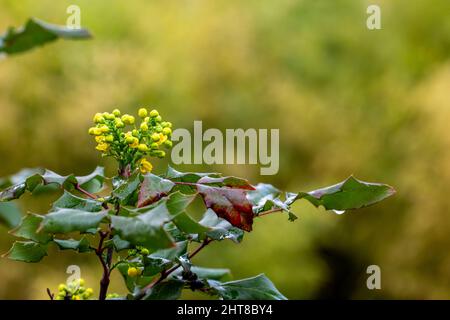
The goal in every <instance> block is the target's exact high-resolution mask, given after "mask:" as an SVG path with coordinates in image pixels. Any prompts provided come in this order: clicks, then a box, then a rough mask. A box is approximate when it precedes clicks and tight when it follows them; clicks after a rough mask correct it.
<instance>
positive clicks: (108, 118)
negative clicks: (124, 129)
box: [103, 112, 116, 120]
mask: <svg viewBox="0 0 450 320" xmlns="http://www.w3.org/2000/svg"><path fill="white" fill-rule="evenodd" d="M103 117H104V118H105V119H107V120H114V118H115V117H116V116H115V115H114V114H112V113H109V112H105V113H103Z"/></svg>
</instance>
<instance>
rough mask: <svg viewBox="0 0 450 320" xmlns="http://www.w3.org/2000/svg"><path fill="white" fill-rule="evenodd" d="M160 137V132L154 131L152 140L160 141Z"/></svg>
mask: <svg viewBox="0 0 450 320" xmlns="http://www.w3.org/2000/svg"><path fill="white" fill-rule="evenodd" d="M159 139H160V136H159V133H154V134H152V140H153V141H155V142H156V141H159Z"/></svg>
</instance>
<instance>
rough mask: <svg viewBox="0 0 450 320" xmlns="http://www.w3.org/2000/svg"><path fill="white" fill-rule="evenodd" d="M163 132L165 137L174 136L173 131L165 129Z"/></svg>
mask: <svg viewBox="0 0 450 320" xmlns="http://www.w3.org/2000/svg"><path fill="white" fill-rule="evenodd" d="M162 132H163V133H164V134H165V135H167V136H169V135H171V134H172V129H170V128H168V127H166V128H164V129H163V131H162Z"/></svg>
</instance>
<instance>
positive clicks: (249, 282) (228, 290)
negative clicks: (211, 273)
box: [208, 274, 287, 300]
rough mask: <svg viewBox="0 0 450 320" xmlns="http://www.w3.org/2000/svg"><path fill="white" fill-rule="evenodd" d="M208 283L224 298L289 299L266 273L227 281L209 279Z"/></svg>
mask: <svg viewBox="0 0 450 320" xmlns="http://www.w3.org/2000/svg"><path fill="white" fill-rule="evenodd" d="M208 284H209V285H210V286H211V288H212V289H213V291H215V293H216V294H217V295H219V296H220V297H221V298H223V299H224V300H287V299H286V297H285V296H283V295H282V294H281V293H280V292H279V291H278V290H277V288H275V286H274V284H273V283H272V282H271V281H270V280H269V279H268V278H267V277H266V276H265V275H264V274H260V275H257V276H256V277H252V278H247V279H242V280H236V281H230V282H225V283H221V282H219V281H215V280H208Z"/></svg>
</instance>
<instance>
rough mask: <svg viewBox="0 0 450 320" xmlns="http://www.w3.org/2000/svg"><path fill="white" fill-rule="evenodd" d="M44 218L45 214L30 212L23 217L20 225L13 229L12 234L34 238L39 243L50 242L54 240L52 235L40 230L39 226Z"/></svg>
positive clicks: (29, 238)
mask: <svg viewBox="0 0 450 320" xmlns="http://www.w3.org/2000/svg"><path fill="white" fill-rule="evenodd" d="M43 220H44V217H43V216H40V215H37V214H28V215H26V216H25V217H24V218H23V219H22V222H21V223H20V225H19V226H18V227H17V228H16V229H14V230H12V231H11V234H13V235H15V236H16V237H21V238H25V239H28V240H33V241H35V242H39V243H43V244H45V243H48V242H49V241H50V240H52V235H51V234H48V233H47V232H44V231H43V230H39V227H40V225H41V223H42V221H43Z"/></svg>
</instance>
